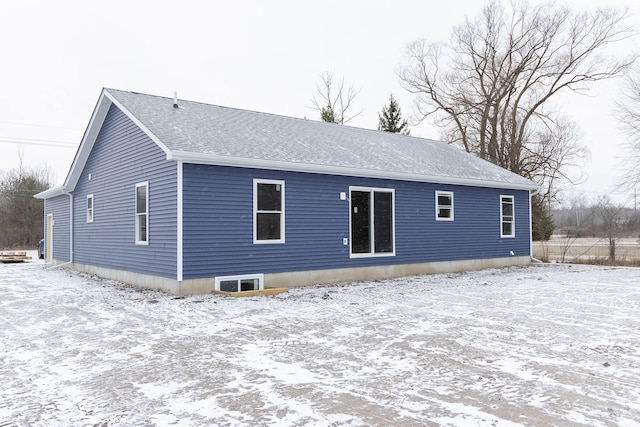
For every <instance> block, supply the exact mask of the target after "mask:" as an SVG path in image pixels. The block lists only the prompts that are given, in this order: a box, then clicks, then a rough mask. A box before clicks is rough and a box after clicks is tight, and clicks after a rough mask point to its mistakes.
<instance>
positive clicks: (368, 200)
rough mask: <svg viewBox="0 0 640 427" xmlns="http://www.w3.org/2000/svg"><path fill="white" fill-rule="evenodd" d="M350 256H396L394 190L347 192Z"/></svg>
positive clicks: (357, 189) (354, 190)
mask: <svg viewBox="0 0 640 427" xmlns="http://www.w3.org/2000/svg"><path fill="white" fill-rule="evenodd" d="M350 209H351V212H350V216H351V256H352V257H361V256H385V255H387V256H392V255H395V249H394V248H395V244H394V240H395V231H394V215H395V214H394V190H388V189H376V188H358V187H355V188H350Z"/></svg>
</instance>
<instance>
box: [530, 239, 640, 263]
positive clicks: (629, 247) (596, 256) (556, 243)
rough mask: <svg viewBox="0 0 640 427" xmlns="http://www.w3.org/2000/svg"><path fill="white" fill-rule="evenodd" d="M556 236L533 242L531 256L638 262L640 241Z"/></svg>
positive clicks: (639, 258)
mask: <svg viewBox="0 0 640 427" xmlns="http://www.w3.org/2000/svg"><path fill="white" fill-rule="evenodd" d="M611 246H612V245H610V244H609V240H608V239H599V240H598V239H593V240H586V239H576V238H556V239H552V240H550V241H548V242H534V243H533V256H534V257H535V258H537V259H540V260H543V261H555V262H603V261H615V262H616V263H625V262H626V263H632V264H635V263H640V242H638V241H631V240H628V239H627V240H620V241H617V240H616V241H615V245H614V248H613V252H612V247H611Z"/></svg>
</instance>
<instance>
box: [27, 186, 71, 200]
mask: <svg viewBox="0 0 640 427" xmlns="http://www.w3.org/2000/svg"><path fill="white" fill-rule="evenodd" d="M63 194H67V193H66V192H65V191H64V187H63V186H62V185H59V186H57V187H53V188H50V189H48V190H44V191H41V192H40V193H38V194H34V196H33V197H35V198H36V199H51V198H52V197H56V196H62V195H63Z"/></svg>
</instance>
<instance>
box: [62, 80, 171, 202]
mask: <svg viewBox="0 0 640 427" xmlns="http://www.w3.org/2000/svg"><path fill="white" fill-rule="evenodd" d="M111 104H115V105H116V107H118V108H119V109H120V111H122V112H123V113H124V114H125V115H126V116H127V117H128V118H129V119H130V120H131V121H133V122H134V123H135V124H136V126H138V127H139V128H140V129H142V131H143V132H144V133H145V134H146V135H147V136H149V138H151V140H152V141H153V142H155V143H156V144H157V145H158V146H159V147H160V148H161V149H162V151H164V152H165V154H166V155H167V158H168V157H169V152H170V150H169V149H168V148H167V146H166V145H164V144H163V143H162V142H160V140H159V139H158V137H156V136H155V135H154V134H153V133H151V131H150V130H149V129H148V128H147V127H146V126H144V125H143V124H142V123H141V122H140V120H138V119H137V118H136V117H135V116H134V115H133V114H131V112H130V111H129V110H127V109H126V108H124V107H123V106H122V104H120V103H119V102H118V101H117V100H116V99H115V98H114V97H113V95H111V94H110V93H109V91H108V90H107V89H102V93H101V94H100V98H99V99H98V103H97V104H96V107H95V109H94V110H93V114H92V115H91V120H89V125H88V126H87V129H86V131H85V133H84V136H83V137H82V142H81V143H80V147H79V148H78V151H77V152H76V156H75V158H74V159H73V163H72V164H71V169H69V174H68V175H67V179H66V180H65V182H64V185H63V186H64V189H65V191H67V192H69V191H73V190H74V189H75V187H76V185H77V184H78V180H79V179H80V175H81V174H82V170H83V169H84V166H85V164H86V163H87V160H88V159H89V155H90V154H91V151H92V150H93V145H94V144H95V142H96V139H97V138H98V134H99V133H100V129H102V125H103V124H104V119H105V118H106V117H107V113H108V112H109V108H110V107H111Z"/></svg>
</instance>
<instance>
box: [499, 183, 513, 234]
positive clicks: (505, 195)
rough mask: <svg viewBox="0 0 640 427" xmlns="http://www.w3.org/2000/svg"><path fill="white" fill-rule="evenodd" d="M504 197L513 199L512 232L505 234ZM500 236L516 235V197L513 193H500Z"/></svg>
mask: <svg viewBox="0 0 640 427" xmlns="http://www.w3.org/2000/svg"><path fill="white" fill-rule="evenodd" d="M502 199H511V211H512V215H511V217H512V218H511V234H503V232H502V230H503V227H502V225H503V224H504V218H503V216H502ZM500 237H502V238H513V237H516V204H515V199H514V197H513V196H512V195H508V194H501V195H500Z"/></svg>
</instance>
